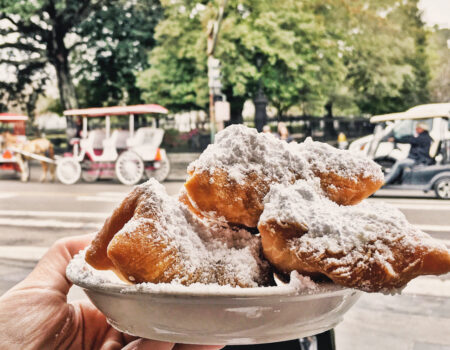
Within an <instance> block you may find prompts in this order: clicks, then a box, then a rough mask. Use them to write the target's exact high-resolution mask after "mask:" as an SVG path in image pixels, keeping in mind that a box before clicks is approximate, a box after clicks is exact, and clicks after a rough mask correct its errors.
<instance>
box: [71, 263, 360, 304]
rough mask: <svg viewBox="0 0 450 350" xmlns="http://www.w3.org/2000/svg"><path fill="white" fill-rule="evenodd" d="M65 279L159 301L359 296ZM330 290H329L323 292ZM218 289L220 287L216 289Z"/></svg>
mask: <svg viewBox="0 0 450 350" xmlns="http://www.w3.org/2000/svg"><path fill="white" fill-rule="evenodd" d="M66 277H67V278H68V280H69V281H71V282H72V283H73V284H74V285H77V286H79V287H81V288H83V289H87V290H93V291H96V292H100V293H104V294H110V295H116V296H125V295H127V296H142V297H161V298H169V297H175V298H182V297H184V298H190V299H193V298H202V299H205V298H209V299H230V298H231V299H258V298H264V299H268V298H271V297H296V298H301V299H304V300H308V299H319V298H326V297H333V296H340V295H345V294H353V293H362V292H361V291H359V290H357V289H352V288H347V287H343V286H339V285H337V284H335V283H332V282H330V283H323V284H321V285H322V288H320V289H319V290H318V291H314V290H308V291H306V292H302V291H301V290H298V289H296V288H295V287H289V285H286V287H282V286H281V287H280V286H270V287H254V288H238V287H237V288H231V287H230V288H228V287H224V290H222V291H220V293H217V292H214V291H213V290H212V289H208V288H207V289H205V290H200V289H198V288H189V287H188V286H183V285H180V286H179V287H178V286H177V288H176V289H171V290H160V289H158V288H155V289H151V288H149V289H146V288H142V289H138V288H136V287H134V286H135V285H131V284H130V285H126V284H125V283H124V284H119V283H112V282H107V281H105V282H103V283H102V284H96V283H92V282H89V281H86V280H83V278H82V277H81V276H79V275H77V274H76V271H74V270H72V269H70V268H69V267H68V268H67V270H66ZM327 287H330V289H327ZM219 288H220V287H219Z"/></svg>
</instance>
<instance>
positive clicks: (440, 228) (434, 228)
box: [414, 224, 450, 233]
mask: <svg viewBox="0 0 450 350" xmlns="http://www.w3.org/2000/svg"><path fill="white" fill-rule="evenodd" d="M414 226H416V227H417V228H419V229H421V230H422V231H425V232H449V233H450V226H449V225H416V224H414Z"/></svg>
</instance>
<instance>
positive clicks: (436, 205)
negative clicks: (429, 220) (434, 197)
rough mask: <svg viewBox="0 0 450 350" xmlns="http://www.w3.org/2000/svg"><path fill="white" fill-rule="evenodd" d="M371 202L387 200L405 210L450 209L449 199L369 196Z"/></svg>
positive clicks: (386, 201)
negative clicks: (434, 199) (427, 199)
mask: <svg viewBox="0 0 450 350" xmlns="http://www.w3.org/2000/svg"><path fill="white" fill-rule="evenodd" d="M368 201H369V202H372V203H378V204H380V202H385V203H388V204H389V205H392V206H394V207H396V208H398V209H403V210H436V211H447V210H450V203H449V202H448V201H443V200H442V201H426V200H422V201H421V200H415V199H414V200H411V199H409V200H407V199H394V200H391V199H388V200H385V199H374V198H369V199H368Z"/></svg>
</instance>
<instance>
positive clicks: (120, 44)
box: [72, 0, 162, 107]
mask: <svg viewBox="0 0 450 350" xmlns="http://www.w3.org/2000/svg"><path fill="white" fill-rule="evenodd" d="M161 15H162V9H161V7H160V4H159V1H158V0H139V1H137V2H135V3H134V4H130V3H129V2H125V3H117V4H115V5H113V6H108V7H103V8H101V9H100V10H98V11H96V12H95V13H93V14H92V15H91V16H90V17H89V18H88V19H87V20H85V21H84V22H83V23H82V24H81V25H80V26H79V27H78V28H77V30H76V33H77V35H78V36H79V37H80V38H83V39H82V41H80V42H82V45H79V46H78V47H77V48H76V50H75V52H74V54H73V60H72V63H73V66H74V67H75V76H76V77H77V78H80V82H79V84H78V87H77V95H78V98H79V103H80V105H81V106H86V107H91V106H100V105H103V106H108V105H117V104H137V103H140V102H141V96H140V95H141V91H140V89H139V88H138V87H137V86H136V75H135V73H136V72H137V71H141V70H143V69H144V68H147V67H148V62H147V51H148V49H150V48H151V47H153V46H154V37H153V36H154V28H155V26H156V24H157V23H158V21H159V19H160V17H161Z"/></svg>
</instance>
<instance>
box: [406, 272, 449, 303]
mask: <svg viewBox="0 0 450 350" xmlns="http://www.w3.org/2000/svg"><path fill="white" fill-rule="evenodd" d="M402 294H414V295H417V294H420V295H428V296H435V297H445V298H450V280H448V279H447V280H442V279H439V278H438V277H434V276H433V277H428V276H422V277H418V278H416V279H414V280H412V281H411V282H409V283H408V285H407V286H406V288H405V289H403V291H402Z"/></svg>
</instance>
